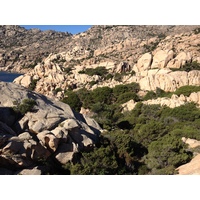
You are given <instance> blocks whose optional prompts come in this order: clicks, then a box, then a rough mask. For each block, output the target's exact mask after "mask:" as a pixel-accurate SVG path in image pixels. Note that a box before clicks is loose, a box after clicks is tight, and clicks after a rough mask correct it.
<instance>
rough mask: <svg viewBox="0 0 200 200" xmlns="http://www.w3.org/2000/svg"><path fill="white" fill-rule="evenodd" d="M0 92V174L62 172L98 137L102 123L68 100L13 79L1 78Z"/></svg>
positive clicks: (92, 146)
mask: <svg viewBox="0 0 200 200" xmlns="http://www.w3.org/2000/svg"><path fill="white" fill-rule="evenodd" d="M0 94H1V95H0V113H1V115H0V174H47V173H59V166H61V165H64V164H66V163H68V162H76V158H77V156H78V154H79V152H80V151H85V150H87V151H88V150H91V149H92V148H94V146H95V144H96V143H97V142H98V140H99V134H100V132H101V128H100V127H99V125H98V124H97V123H96V122H95V121H94V120H93V119H90V118H88V117H85V116H83V115H81V114H79V113H76V112H74V111H73V110H72V109H71V108H70V107H69V106H68V105H67V104H64V103H61V102H55V101H54V100H51V99H48V98H47V97H45V96H43V95H39V94H36V93H34V92H30V91H29V90H27V89H26V88H23V87H21V86H19V85H15V84H13V83H4V82H0ZM45 163H46V164H45ZM47 163H51V166H50V167H48V166H47ZM55 166H57V171H56V172H55V171H54V172H52V168H54V167H55ZM54 170H55V169H54Z"/></svg>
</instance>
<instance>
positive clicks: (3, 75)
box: [0, 71, 22, 82]
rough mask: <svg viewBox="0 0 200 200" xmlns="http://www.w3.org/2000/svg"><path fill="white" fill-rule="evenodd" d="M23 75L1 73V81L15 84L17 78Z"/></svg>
mask: <svg viewBox="0 0 200 200" xmlns="http://www.w3.org/2000/svg"><path fill="white" fill-rule="evenodd" d="M21 75H22V74H19V73H10V72H4V71H0V81H4V82H13V80H14V79H15V78H17V77H18V76H21Z"/></svg>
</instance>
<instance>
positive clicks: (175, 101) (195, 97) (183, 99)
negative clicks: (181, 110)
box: [121, 92, 200, 112]
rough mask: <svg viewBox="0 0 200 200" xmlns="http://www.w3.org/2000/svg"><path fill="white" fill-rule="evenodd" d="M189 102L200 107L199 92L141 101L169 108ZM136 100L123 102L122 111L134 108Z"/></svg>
mask: <svg viewBox="0 0 200 200" xmlns="http://www.w3.org/2000/svg"><path fill="white" fill-rule="evenodd" d="M189 102H194V103H196V104H197V106H199V107H200V92H193V93H191V94H190V96H188V97H187V96H184V95H182V94H181V95H180V96H178V95H175V94H173V95H172V96H171V98H168V97H159V98H156V99H149V100H147V101H142V103H143V104H146V105H156V104H159V105H161V106H168V107H170V108H175V107H178V106H181V105H184V104H186V103H189ZM136 104H137V102H134V101H133V100H130V101H128V102H126V103H124V104H122V105H121V106H122V112H126V111H131V110H133V109H134V108H135V106H136Z"/></svg>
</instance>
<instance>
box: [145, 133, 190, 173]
mask: <svg viewBox="0 0 200 200" xmlns="http://www.w3.org/2000/svg"><path fill="white" fill-rule="evenodd" d="M191 157H192V155H191V153H189V152H186V145H185V144H184V143H183V142H182V141H181V138H179V137H176V136H174V135H171V134H167V135H165V136H163V137H162V138H159V139H158V140H157V141H153V142H152V143H151V144H150V145H149V147H148V154H147V157H146V164H147V167H148V168H150V169H151V170H157V173H159V170H162V171H161V173H163V172H164V173H166V172H165V171H164V169H165V168H167V169H169V167H170V168H171V169H172V171H168V173H169V174H174V173H175V172H174V171H173V169H175V168H176V167H178V166H180V165H182V164H185V163H186V162H188V161H189V160H190V159H191Z"/></svg>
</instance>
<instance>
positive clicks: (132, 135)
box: [63, 83, 200, 174]
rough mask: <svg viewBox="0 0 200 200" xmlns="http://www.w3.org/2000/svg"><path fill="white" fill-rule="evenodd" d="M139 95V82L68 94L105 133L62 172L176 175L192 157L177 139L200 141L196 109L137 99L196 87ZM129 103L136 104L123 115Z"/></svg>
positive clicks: (190, 87)
mask: <svg viewBox="0 0 200 200" xmlns="http://www.w3.org/2000/svg"><path fill="white" fill-rule="evenodd" d="M138 91H139V86H138V84H136V83H132V84H127V85H118V86H115V87H114V88H109V87H102V88H97V89H95V90H93V91H88V90H86V89H81V90H78V91H76V92H72V93H74V94H76V95H77V96H76V97H77V98H78V99H79V103H81V104H82V106H83V107H85V108H89V109H90V110H92V111H93V112H94V118H95V119H96V120H97V122H98V123H99V124H100V125H101V126H102V127H103V128H104V129H106V130H107V131H105V132H103V133H102V134H101V140H100V142H99V144H97V146H96V147H95V149H94V150H93V151H90V152H82V153H81V155H80V159H79V162H78V163H74V164H67V165H65V166H63V168H64V169H65V170H66V169H67V170H68V172H69V173H70V174H176V173H177V172H176V170H175V169H176V168H177V167H178V166H180V165H182V164H185V163H186V162H188V161H189V160H190V159H191V158H192V155H193V154H192V152H191V150H189V149H188V147H187V145H186V144H185V143H183V142H182V140H181V138H182V137H189V138H193V139H197V140H200V125H199V124H200V110H199V109H198V108H197V107H196V105H195V104H194V103H187V104H185V105H182V106H179V107H176V108H173V109H172V108H169V107H166V106H163V107H162V106H160V105H145V104H143V103H142V101H141V100H145V98H146V99H148V98H150V97H151V98H154V97H155V98H156V97H159V96H171V95H172V94H177V95H180V94H184V95H189V94H191V93H192V92H194V91H199V87H197V86H184V87H181V88H179V89H178V90H177V91H176V92H174V93H165V92H164V91H163V90H161V89H160V88H157V90H156V91H155V92H154V93H153V92H151V93H150V92H149V93H148V95H149V96H148V95H146V96H145V97H143V98H142V97H139V96H138V94H137V92H138ZM74 98H75V96H74ZM130 99H134V100H135V101H138V103H137V105H136V107H135V108H134V109H133V110H132V111H130V112H126V113H123V114H122V112H121V107H120V105H121V104H122V103H124V102H126V101H128V100H130ZM72 102H73V103H75V101H72ZM77 104H78V101H77ZM71 105H72V103H71ZM197 150H198V149H197Z"/></svg>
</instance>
